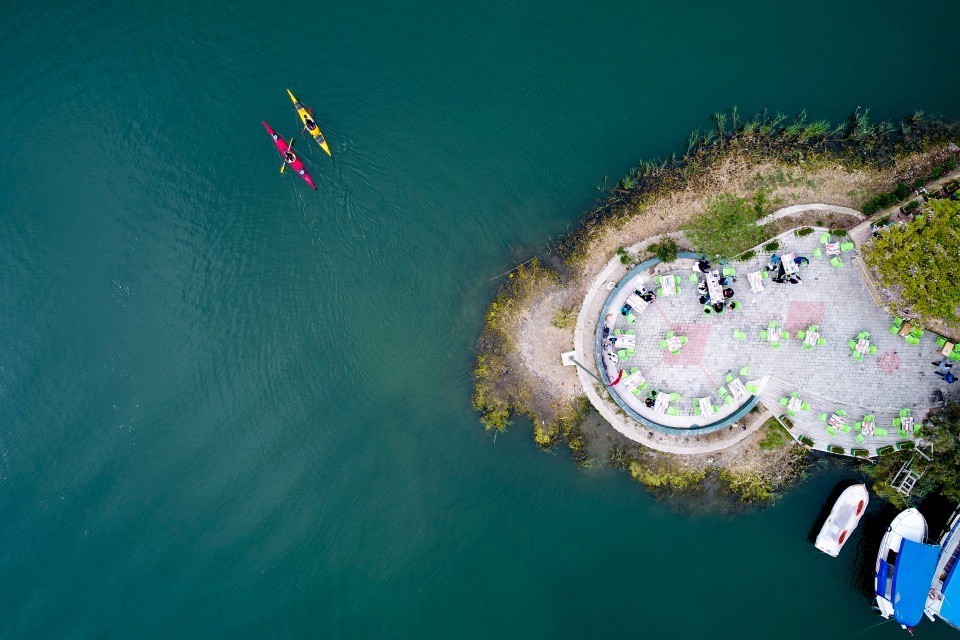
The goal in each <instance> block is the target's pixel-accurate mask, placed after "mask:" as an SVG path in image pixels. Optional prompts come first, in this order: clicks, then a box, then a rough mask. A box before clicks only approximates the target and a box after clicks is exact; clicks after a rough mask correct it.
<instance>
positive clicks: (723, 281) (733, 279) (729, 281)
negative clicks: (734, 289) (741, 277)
mask: <svg viewBox="0 0 960 640" xmlns="http://www.w3.org/2000/svg"><path fill="white" fill-rule="evenodd" d="M736 281H737V277H736V276H727V277H726V278H721V279H720V284H722V285H723V286H725V287H726V286H727V285H731V284H733V283H734V282H736Z"/></svg>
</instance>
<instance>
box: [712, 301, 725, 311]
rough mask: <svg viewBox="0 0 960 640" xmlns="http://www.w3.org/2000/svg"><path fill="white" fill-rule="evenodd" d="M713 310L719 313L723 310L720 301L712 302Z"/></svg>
mask: <svg viewBox="0 0 960 640" xmlns="http://www.w3.org/2000/svg"><path fill="white" fill-rule="evenodd" d="M713 310H714V311H716V312H717V313H721V312H722V311H723V303H722V302H714V303H713Z"/></svg>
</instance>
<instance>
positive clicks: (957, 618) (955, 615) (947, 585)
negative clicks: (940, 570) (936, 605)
mask: <svg viewBox="0 0 960 640" xmlns="http://www.w3.org/2000/svg"><path fill="white" fill-rule="evenodd" d="M958 564H960V562H954V563H953V566H951V567H950V569H949V571H948V572H947V579H946V580H944V581H943V589H942V591H941V593H943V606H941V607H940V617H941V618H943V620H944V621H946V622H949V623H950V624H952V625H953V626H955V627H957V626H960V578H957V581H956V582H954V581H953V578H954V577H956V573H957V571H956V569H957V565H958Z"/></svg>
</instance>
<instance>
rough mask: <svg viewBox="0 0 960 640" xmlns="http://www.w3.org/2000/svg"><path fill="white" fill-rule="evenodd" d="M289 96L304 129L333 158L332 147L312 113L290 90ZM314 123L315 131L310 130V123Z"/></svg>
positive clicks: (288, 91) (288, 90)
mask: <svg viewBox="0 0 960 640" xmlns="http://www.w3.org/2000/svg"><path fill="white" fill-rule="evenodd" d="M287 95H289V96H290V101H291V102H293V108H294V109H296V110H297V115H298V116H300V122H302V123H303V126H304V128H305V129H306V130H307V133H309V134H310V135H311V136H313V139H314V140H316V141H317V144H318V145H320V148H321V149H323V150H324V151H325V152H326V153H327V155H328V156H330V157H331V158H332V157H333V154H332V153H330V146H329V145H328V144H327V141H326V139H325V138H324V137H323V133H321V132H320V127H319V125H317V122H316V120H314V119H313V116H311V115H310V112H309V111H307V108H306V107H304V106H303V104H302V103H301V102H300V101H299V100H297V97H296V96H295V95H293V92H292V91H290V89H287ZM311 122H312V123H313V129H311V128H310V124H309V123H311Z"/></svg>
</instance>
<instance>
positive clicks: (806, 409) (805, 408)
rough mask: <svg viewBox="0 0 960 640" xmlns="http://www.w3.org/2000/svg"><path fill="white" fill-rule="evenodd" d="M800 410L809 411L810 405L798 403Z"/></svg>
mask: <svg viewBox="0 0 960 640" xmlns="http://www.w3.org/2000/svg"><path fill="white" fill-rule="evenodd" d="M800 411H810V405H809V403H806V402H801V403H800Z"/></svg>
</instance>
